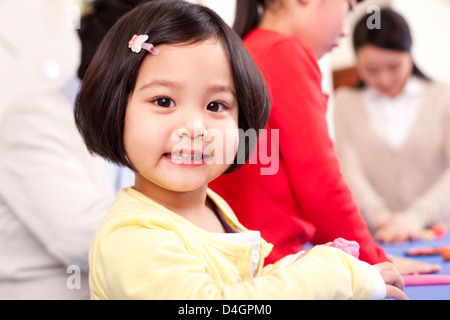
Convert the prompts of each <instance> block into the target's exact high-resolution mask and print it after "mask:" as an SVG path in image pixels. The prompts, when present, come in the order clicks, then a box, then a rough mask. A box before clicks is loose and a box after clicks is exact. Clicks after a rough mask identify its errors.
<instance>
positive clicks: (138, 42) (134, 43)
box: [128, 34, 159, 56]
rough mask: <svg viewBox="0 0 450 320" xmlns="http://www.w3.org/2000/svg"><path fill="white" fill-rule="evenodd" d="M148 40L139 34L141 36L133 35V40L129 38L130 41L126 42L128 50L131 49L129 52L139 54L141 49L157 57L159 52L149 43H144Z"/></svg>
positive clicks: (145, 36) (146, 36)
mask: <svg viewBox="0 0 450 320" xmlns="http://www.w3.org/2000/svg"><path fill="white" fill-rule="evenodd" d="M147 40H148V35H146V34H141V35H139V36H138V35H136V34H135V35H134V36H133V38H131V40H130V41H128V48H130V49H131V51H133V52H136V53H139V52H141V49H144V50H147V51H148V52H150V53H151V54H153V55H155V56H156V55H158V54H159V50H158V49H156V48H155V46H154V45H153V44H151V43H145V41H147Z"/></svg>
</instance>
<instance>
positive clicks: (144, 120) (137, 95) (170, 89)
mask: <svg viewBox="0 0 450 320" xmlns="http://www.w3.org/2000/svg"><path fill="white" fill-rule="evenodd" d="M158 49H159V51H160V53H159V55H156V56H154V55H151V54H147V56H146V57H145V58H144V60H143V62H142V64H141V67H140V69H139V72H138V75H137V79H136V85H135V89H134V91H133V92H132V93H131V94H130V96H129V98H128V105H127V109H126V114H125V128H124V145H125V150H126V154H127V156H128V158H129V160H130V162H131V163H132V164H133V166H134V167H135V169H136V171H137V172H136V186H138V185H142V186H144V187H145V188H160V189H161V188H162V189H165V190H170V191H176V192H188V191H193V190H198V189H200V188H202V187H206V186H207V184H208V182H210V181H211V180H213V179H215V178H216V177H218V176H219V175H220V174H222V173H223V172H224V171H225V170H226V169H227V168H228V167H229V165H230V159H231V161H232V160H233V159H234V156H235V155H236V152H237V141H238V130H237V129H238V103H237V99H236V96H235V88H234V81H233V76H232V72H231V68H230V65H229V62H228V59H227V57H226V55H225V52H224V49H223V47H222V45H221V43H220V41H216V40H215V39H209V40H207V41H204V42H200V43H196V44H192V45H182V44H179V45H161V46H158ZM224 140H227V141H224ZM230 140H231V143H230ZM225 156H227V157H228V158H227V159H228V161H227V160H226V159H225ZM153 190H154V189H153Z"/></svg>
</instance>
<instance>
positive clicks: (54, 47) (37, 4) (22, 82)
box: [0, 0, 450, 118]
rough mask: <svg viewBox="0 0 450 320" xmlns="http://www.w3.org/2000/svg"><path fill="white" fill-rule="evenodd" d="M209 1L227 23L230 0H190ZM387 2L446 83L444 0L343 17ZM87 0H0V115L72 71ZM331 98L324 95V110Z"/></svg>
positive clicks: (342, 74) (330, 64) (331, 82)
mask: <svg viewBox="0 0 450 320" xmlns="http://www.w3.org/2000/svg"><path fill="white" fill-rule="evenodd" d="M190 1H191V2H196V3H201V4H204V5H207V6H210V7H211V8H212V9H214V10H215V11H217V12H218V13H219V14H220V15H221V16H222V17H223V18H224V20H225V21H226V22H227V23H229V24H230V25H232V24H233V21H234V13H235V0H226V1H224V0H197V1H195V0H190ZM371 4H376V5H379V6H390V7H392V8H393V9H395V10H397V11H398V12H400V13H401V14H402V15H404V16H405V18H406V19H407V20H408V22H409V24H410V27H411V29H412V33H413V37H414V48H413V56H414V59H415V61H416V63H417V64H418V66H419V68H420V69H422V70H423V71H424V72H425V73H426V74H427V75H429V76H430V77H431V78H432V79H435V80H439V81H444V82H447V83H449V84H450V60H449V59H450V58H449V57H450V41H449V39H450V0H366V1H363V2H362V3H360V4H359V5H357V7H356V8H355V10H354V12H353V13H352V14H351V15H350V17H349V22H348V23H349V27H350V30H352V27H353V24H354V22H355V21H356V20H357V19H358V18H359V17H360V15H362V14H363V13H365V12H366V9H367V7H368V6H369V5H371ZM88 8H89V0H0V90H1V94H0V118H1V116H2V114H3V113H4V111H5V110H6V108H8V106H9V105H10V104H11V103H12V102H13V101H15V100H18V99H21V98H23V97H26V96H27V95H31V94H33V93H35V92H42V91H43V90H46V89H48V88H54V87H61V86H62V85H64V83H65V82H66V81H67V80H68V79H70V78H71V77H72V76H73V75H74V74H75V72H76V69H77V66H78V59H79V58H78V56H79V50H80V45H79V42H78V36H77V34H76V29H77V28H79V27H80V24H79V19H80V15H82V14H83V13H84V12H86V10H88ZM320 66H321V68H322V71H323V75H324V79H323V87H324V91H326V92H328V93H329V94H330V95H331V97H332V91H333V88H335V87H336V86H338V85H340V83H348V82H349V81H350V82H351V77H352V75H353V73H352V70H353V69H352V68H353V66H354V54H353V50H352V47H351V42H350V39H349V38H344V39H342V40H341V42H340V46H339V47H338V48H336V49H334V50H333V52H332V53H330V54H328V55H326V56H325V57H323V58H322V59H321V61H320ZM332 104H333V100H332V99H330V108H329V110H330V113H331V112H332V109H333V108H332V107H333V106H332Z"/></svg>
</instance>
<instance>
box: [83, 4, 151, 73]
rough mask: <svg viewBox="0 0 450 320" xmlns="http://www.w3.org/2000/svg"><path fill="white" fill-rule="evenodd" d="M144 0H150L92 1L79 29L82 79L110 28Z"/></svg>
mask: <svg viewBox="0 0 450 320" xmlns="http://www.w3.org/2000/svg"><path fill="white" fill-rule="evenodd" d="M144 1H149V0H95V1H93V2H92V4H91V6H92V8H91V10H90V11H89V13H88V14H86V15H85V16H83V17H82V18H81V28H80V29H78V30H77V31H78V37H79V38H80V42H81V58H80V64H79V66H78V71H77V74H78V77H79V78H80V79H83V76H84V74H85V72H86V69H87V67H88V65H89V63H90V62H91V60H92V57H93V56H94V54H95V51H96V50H97V48H98V46H99V44H100V42H101V41H102V39H103V37H104V36H105V35H106V33H107V32H108V31H109V29H111V27H112V26H113V25H114V24H115V23H116V22H117V20H119V18H120V17H122V16H123V15H124V14H125V13H127V12H129V11H131V10H132V9H134V8H135V7H136V6H137V5H139V4H141V3H143V2H144Z"/></svg>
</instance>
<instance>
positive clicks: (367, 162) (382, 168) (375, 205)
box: [334, 82, 450, 230]
mask: <svg viewBox="0 0 450 320" xmlns="http://www.w3.org/2000/svg"><path fill="white" fill-rule="evenodd" d="M361 92H362V91H361V90H358V89H356V88H343V89H340V90H338V91H337V92H336V95H335V111H334V118H335V119H334V120H335V130H336V132H335V134H336V148H337V151H338V155H339V159H340V161H341V166H342V171H343V174H344V176H345V178H346V180H347V181H348V183H349V185H350V188H351V189H352V192H353V194H354V197H355V199H356V201H357V202H358V204H359V206H360V209H361V211H362V214H363V215H364V217H365V219H366V221H367V223H368V225H369V228H370V229H372V230H374V228H375V226H376V225H377V224H378V223H379V222H380V221H381V220H382V219H383V218H385V217H386V216H387V215H389V214H391V213H397V212H404V213H405V214H409V215H414V216H416V217H417V219H420V221H421V222H422V223H423V224H424V225H430V224H433V223H446V224H448V223H449V221H450V170H449V159H450V90H449V88H448V87H447V86H445V85H443V84H438V83H433V82H427V85H426V87H425V90H424V95H423V103H422V105H421V106H420V109H419V110H418V115H417V117H416V120H415V122H414V124H413V126H412V128H411V129H410V131H409V135H408V137H407V138H406V140H405V141H404V143H403V144H402V145H401V146H400V147H399V148H395V149H394V148H392V147H390V146H389V144H388V143H387V142H386V140H385V139H382V137H381V136H380V135H379V133H378V132H377V131H376V130H375V128H374V126H373V124H372V123H371V120H370V117H369V116H368V114H367V111H366V108H364V106H363V103H362V99H361Z"/></svg>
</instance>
